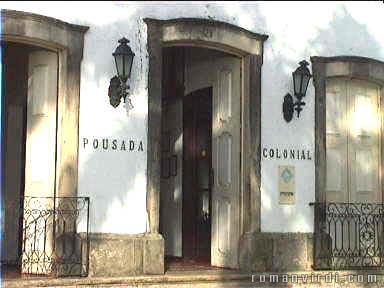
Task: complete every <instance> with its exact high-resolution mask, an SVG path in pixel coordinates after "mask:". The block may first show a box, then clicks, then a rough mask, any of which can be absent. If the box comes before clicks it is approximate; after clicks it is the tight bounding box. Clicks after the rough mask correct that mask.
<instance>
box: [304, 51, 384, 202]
mask: <svg viewBox="0 0 384 288" xmlns="http://www.w3.org/2000/svg"><path fill="white" fill-rule="evenodd" d="M311 62H312V74H313V85H314V86H315V155H316V160H315V183H316V184H315V185H316V186H315V199H316V202H325V185H326V179H325V177H326V137H325V133H326V130H325V128H326V126H325V121H326V84H327V80H328V79H329V78H335V77H343V78H346V79H360V80H365V81H367V82H372V83H375V84H378V85H379V86H380V88H381V89H380V95H379V98H380V102H381V105H380V113H381V117H382V120H381V122H382V123H381V127H382V131H381V143H384V133H383V127H384V126H383V124H384V122H383V121H384V117H383V116H384V105H383V103H384V62H381V61H378V60H375V59H372V58H366V57H358V56H335V57H319V56H313V57H311ZM383 153H384V145H381V170H383V164H384V154H383ZM383 178H384V177H381V188H380V189H381V191H382V195H383V197H382V199H384V179H383Z"/></svg>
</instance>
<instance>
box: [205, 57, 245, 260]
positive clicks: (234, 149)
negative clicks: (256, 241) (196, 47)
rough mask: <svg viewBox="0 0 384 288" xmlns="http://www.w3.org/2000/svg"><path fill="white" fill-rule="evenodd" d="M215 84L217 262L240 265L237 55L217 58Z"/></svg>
mask: <svg viewBox="0 0 384 288" xmlns="http://www.w3.org/2000/svg"><path fill="white" fill-rule="evenodd" d="M215 68H216V71H217V73H216V79H215V81H214V86H213V115H212V129H213V131H212V152H213V159H212V160H213V161H212V163H213V170H214V179H217V180H215V181H214V183H213V191H212V207H213V208H214V210H213V211H212V212H213V219H212V245H211V259H212V260H211V261H212V265H213V266H219V267H230V268H237V267H238V263H237V259H238V251H237V250H238V247H237V245H238V241H239V238H240V229H239V228H240V207H239V205H240V181H239V178H240V103H241V101H240V99H241V97H240V96H241V95H240V93H241V91H240V69H241V62H240V59H239V58H236V57H230V56H226V57H222V58H220V59H217V60H216V61H215Z"/></svg>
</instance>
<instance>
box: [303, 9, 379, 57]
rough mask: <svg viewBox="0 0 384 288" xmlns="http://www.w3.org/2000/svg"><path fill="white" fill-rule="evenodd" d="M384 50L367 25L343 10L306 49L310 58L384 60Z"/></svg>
mask: <svg viewBox="0 0 384 288" xmlns="http://www.w3.org/2000/svg"><path fill="white" fill-rule="evenodd" d="M383 51H384V48H383V47H382V46H381V45H380V43H379V42H378V41H377V40H376V39H375V37H373V36H372V35H371V34H370V32H369V31H368V29H367V27H366V25H365V24H362V23H359V21H358V20H357V19H355V18H353V17H352V15H351V14H349V13H348V11H347V10H346V9H345V7H344V9H343V11H342V12H340V13H335V14H334V17H333V19H332V21H331V22H330V23H329V25H328V27H327V28H326V29H319V30H318V33H317V35H316V36H315V37H313V39H312V40H311V41H309V45H308V47H307V49H306V54H307V55H310V56H339V55H354V56H364V57H371V58H375V59H380V58H381V59H383V58H384V57H383V56H384V55H383Z"/></svg>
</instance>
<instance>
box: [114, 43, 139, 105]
mask: <svg viewBox="0 0 384 288" xmlns="http://www.w3.org/2000/svg"><path fill="white" fill-rule="evenodd" d="M119 43H120V45H119V46H117V48H116V50H115V52H113V53H112V56H113V57H114V58H115V65H116V71H117V75H116V76H114V77H113V78H112V79H111V80H110V82H109V88H108V96H109V103H110V104H111V105H112V106H113V107H114V108H116V107H117V106H119V104H120V101H121V98H123V99H124V102H125V103H126V104H127V105H128V109H132V108H133V105H132V102H131V99H130V98H129V85H127V80H128V79H129V78H130V77H131V69H132V63H133V57H135V53H133V52H132V50H131V47H129V46H128V43H129V40H128V39H126V38H124V37H123V38H121V39H120V40H119Z"/></svg>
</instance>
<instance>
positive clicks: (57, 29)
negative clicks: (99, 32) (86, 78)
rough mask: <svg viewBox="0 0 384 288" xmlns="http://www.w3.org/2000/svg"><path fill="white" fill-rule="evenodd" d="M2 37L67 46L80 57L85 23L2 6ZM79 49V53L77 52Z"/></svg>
mask: <svg viewBox="0 0 384 288" xmlns="http://www.w3.org/2000/svg"><path fill="white" fill-rule="evenodd" d="M1 21H2V32H1V39H2V40H5V41H13V42H20V43H25V44H30V45H36V46H40V47H44V48H48V49H54V50H58V49H68V50H70V51H74V52H73V53H75V54H76V55H78V56H80V58H82V52H83V41H84V39H83V38H84V33H85V32H87V31H88V29H89V27H88V26H81V25H75V24H70V23H67V22H64V21H61V20H59V19H55V18H52V17H47V16H44V15H39V14H34V13H28V12H22V11H15V10H7V9H3V10H1ZM79 52H80V53H79Z"/></svg>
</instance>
